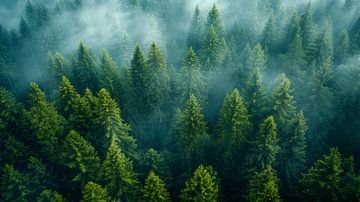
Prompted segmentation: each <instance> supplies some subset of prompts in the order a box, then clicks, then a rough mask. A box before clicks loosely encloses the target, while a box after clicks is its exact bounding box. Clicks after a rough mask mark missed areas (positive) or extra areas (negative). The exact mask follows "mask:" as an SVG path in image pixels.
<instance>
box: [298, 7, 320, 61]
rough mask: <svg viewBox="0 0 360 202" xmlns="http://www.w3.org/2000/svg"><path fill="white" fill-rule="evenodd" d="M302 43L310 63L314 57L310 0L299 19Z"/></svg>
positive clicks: (314, 47) (314, 46)
mask: <svg viewBox="0 0 360 202" xmlns="http://www.w3.org/2000/svg"><path fill="white" fill-rule="evenodd" d="M300 25H301V31H302V34H301V35H302V37H303V40H304V41H303V45H304V50H305V55H306V61H307V63H308V64H310V63H311V62H312V61H313V60H314V59H315V53H316V45H315V37H314V21H313V12H312V7H311V2H310V1H309V3H308V5H307V6H306V8H305V11H304V13H303V15H302V16H301V20H300Z"/></svg>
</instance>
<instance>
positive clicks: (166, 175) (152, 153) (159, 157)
mask: <svg viewBox="0 0 360 202" xmlns="http://www.w3.org/2000/svg"><path fill="white" fill-rule="evenodd" d="M143 161H144V162H143V164H144V167H145V173H149V172H150V171H152V172H154V173H155V174H156V175H158V176H159V177H160V178H161V179H162V180H164V182H165V184H166V185H167V187H171V184H170V183H172V182H173V181H172V180H173V179H172V176H171V173H170V167H169V165H168V163H167V161H166V160H165V158H164V154H163V153H159V152H158V151H156V150H155V149H153V148H150V149H149V150H148V151H147V152H146V153H145V155H144V160H143Z"/></svg>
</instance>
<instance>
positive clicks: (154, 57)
mask: <svg viewBox="0 0 360 202" xmlns="http://www.w3.org/2000/svg"><path fill="white" fill-rule="evenodd" d="M146 64H147V71H148V73H147V81H146V82H147V95H146V96H147V100H148V103H149V105H150V107H151V109H152V110H153V111H155V116H157V117H158V120H157V121H160V122H162V121H163V114H162V112H161V108H162V107H163V105H164V104H165V102H166V101H167V100H168V99H169V96H170V77H169V74H168V70H167V67H166V64H165V60H164V57H163V55H162V53H161V51H160V49H159V48H158V47H157V46H156V44H155V43H152V44H151V47H150V50H149V54H148V57H147V60H146Z"/></svg>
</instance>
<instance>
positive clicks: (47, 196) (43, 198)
mask: <svg viewBox="0 0 360 202" xmlns="http://www.w3.org/2000/svg"><path fill="white" fill-rule="evenodd" d="M36 202H66V200H65V199H64V197H63V196H62V195H60V194H59V193H58V192H56V191H52V190H49V189H45V190H44V191H43V192H41V194H40V196H39V197H37V199H36Z"/></svg>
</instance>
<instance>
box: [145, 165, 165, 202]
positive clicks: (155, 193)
mask: <svg viewBox="0 0 360 202" xmlns="http://www.w3.org/2000/svg"><path fill="white" fill-rule="evenodd" d="M142 193H143V200H144V201H149V202H161V201H168V202H169V201H171V200H170V194H169V192H168V191H167V190H166V186H165V183H164V182H163V181H162V180H161V179H160V178H159V177H158V176H157V175H155V173H154V172H152V171H151V172H150V173H149V176H148V177H147V178H146V180H145V185H144V188H143V189H142Z"/></svg>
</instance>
